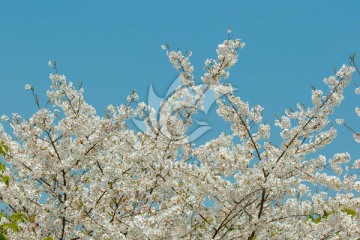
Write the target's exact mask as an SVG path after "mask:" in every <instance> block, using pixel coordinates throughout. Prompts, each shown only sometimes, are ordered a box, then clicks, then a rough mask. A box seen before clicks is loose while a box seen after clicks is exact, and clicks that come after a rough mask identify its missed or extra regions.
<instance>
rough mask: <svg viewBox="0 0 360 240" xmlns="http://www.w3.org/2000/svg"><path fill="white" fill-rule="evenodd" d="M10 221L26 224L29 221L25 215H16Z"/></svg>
mask: <svg viewBox="0 0 360 240" xmlns="http://www.w3.org/2000/svg"><path fill="white" fill-rule="evenodd" d="M9 220H10V221H12V222H25V221H28V218H27V217H26V215H25V214H23V213H14V214H12V215H11V216H10V217H9Z"/></svg>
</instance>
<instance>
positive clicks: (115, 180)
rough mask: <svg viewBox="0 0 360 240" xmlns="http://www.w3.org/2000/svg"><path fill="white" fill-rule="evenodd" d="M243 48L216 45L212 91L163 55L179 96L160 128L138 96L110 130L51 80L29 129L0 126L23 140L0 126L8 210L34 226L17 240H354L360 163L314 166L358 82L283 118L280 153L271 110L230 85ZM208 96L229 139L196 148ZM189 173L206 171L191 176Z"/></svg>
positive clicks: (206, 78)
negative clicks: (197, 122)
mask: <svg viewBox="0 0 360 240" xmlns="http://www.w3.org/2000/svg"><path fill="white" fill-rule="evenodd" d="M243 46H244V43H242V42H241V41H240V40H226V41H224V42H223V43H222V44H220V45H219V46H218V49H217V54H218V57H217V59H216V60H214V59H209V60H206V61H205V70H206V73H205V74H204V75H203V76H202V78H201V79H202V81H203V83H204V85H203V86H195V83H194V76H193V67H192V66H191V65H190V62H189V57H190V56H191V53H188V54H185V55H184V54H182V53H181V52H179V51H177V52H175V51H171V50H170V49H169V47H168V46H167V45H163V46H162V47H163V49H164V50H166V51H167V55H168V57H169V59H170V62H171V63H172V64H173V66H174V67H175V68H176V69H177V70H178V71H180V72H181V74H182V77H183V78H182V80H183V86H180V87H179V88H178V90H177V91H176V92H175V93H174V94H173V95H172V96H171V97H169V98H168V99H167V101H166V102H163V105H162V108H161V110H160V113H159V115H160V117H159V118H156V116H155V111H154V109H153V108H151V107H150V106H148V105H147V104H145V103H143V102H140V103H139V102H138V96H137V94H136V92H135V91H134V92H133V94H132V95H130V96H129V98H128V101H129V103H128V104H125V105H120V106H113V105H110V106H109V107H108V108H107V110H106V116H105V117H101V116H99V115H97V113H96V111H95V109H94V108H93V107H92V106H91V105H89V104H88V103H86V102H85V100H84V97H83V89H82V88H80V89H76V88H75V87H74V86H73V84H72V83H71V82H67V80H66V78H65V76H63V75H60V74H58V73H56V74H51V75H50V80H51V83H52V85H51V89H50V90H49V91H48V92H47V95H48V98H49V103H50V104H51V107H47V108H40V109H39V110H38V111H37V112H36V113H35V114H34V115H33V116H32V117H31V118H29V119H24V120H21V117H20V116H19V115H14V116H13V118H12V120H11V119H9V118H8V117H6V116H4V117H2V120H5V121H8V122H9V123H10V125H11V127H12V129H13V136H14V137H13V138H12V137H11V136H10V135H9V134H7V133H6V132H5V131H3V127H2V126H1V125H0V129H1V131H0V142H5V143H6V145H7V146H8V151H7V152H6V154H5V157H4V160H5V161H6V162H7V163H8V164H9V165H10V166H11V171H9V170H7V173H8V174H9V175H10V176H11V181H10V184H8V185H6V184H1V183H0V200H1V202H3V203H5V204H7V206H8V207H9V209H11V211H12V212H17V213H23V214H25V215H26V216H27V219H28V221H25V222H21V223H19V226H20V229H21V231H19V232H17V233H13V232H11V231H9V233H8V234H9V237H10V238H11V239H309V240H310V239H358V238H359V236H360V199H359V191H360V182H359V179H358V175H356V174H354V173H356V171H357V169H359V166H360V163H359V160H357V161H352V160H351V157H350V155H349V154H348V153H346V152H345V153H338V154H335V155H334V156H333V157H332V158H329V159H327V158H326V157H325V156H322V155H318V156H317V157H316V155H315V154H316V152H317V151H318V150H319V149H320V148H324V147H325V146H326V145H329V144H330V143H331V142H332V140H333V139H334V138H335V137H336V129H335V128H334V127H331V124H330V123H331V122H330V120H329V115H330V114H332V113H333V112H334V108H335V107H336V106H338V105H339V104H340V103H341V102H342V100H343V99H344V96H343V91H344V88H345V87H346V86H347V85H348V84H349V82H350V78H351V74H352V73H353V71H354V68H353V67H349V66H345V65H344V66H342V68H341V69H340V70H339V71H338V72H337V73H336V75H335V76H331V77H329V78H326V79H325V81H324V82H325V84H326V85H327V86H328V88H329V90H328V91H321V90H314V91H313V92H312V97H311V99H312V102H313V106H312V107H305V106H303V105H302V104H298V105H297V110H291V111H290V110H287V111H286V112H285V115H284V116H281V117H279V119H278V120H276V121H275V125H276V126H278V127H279V128H280V129H281V133H280V136H281V138H282V143H281V144H280V145H278V146H276V145H275V144H273V143H272V142H271V141H270V139H271V136H270V129H271V126H270V125H269V124H268V123H266V122H264V121H263V119H262V112H263V108H262V107H261V106H260V105H255V106H250V104H249V103H248V102H244V101H243V100H242V99H241V98H240V97H237V96H235V95H234V91H233V88H232V87H231V85H230V84H228V83H227V84H223V83H222V82H221V80H222V79H224V78H227V77H228V76H229V73H228V69H229V68H230V67H231V66H233V65H234V64H235V63H236V62H237V60H238V54H237V50H238V49H239V48H241V47H243ZM49 65H50V66H53V65H54V62H52V61H50V62H49ZM25 89H27V90H33V87H32V86H31V85H26V86H25ZM206 91H214V92H215V95H216V96H217V98H218V99H217V101H216V103H217V107H218V108H217V113H218V115H219V116H220V117H222V118H223V119H224V120H225V121H228V122H229V123H230V125H231V129H232V132H233V134H231V135H227V134H221V135H220V136H219V137H217V138H215V139H212V140H211V141H209V142H207V143H206V144H203V145H201V146H198V147H194V145H193V144H192V143H191V142H190V140H189V138H188V137H187V131H188V129H189V127H190V126H191V124H192V115H193V114H195V113H196V112H197V110H198V109H201V108H202V105H203V98H204V94H205V92H206ZM356 91H357V93H358V92H359V91H360V90H358V89H357V90H356ZM132 103H136V104H132ZM356 113H357V114H358V115H359V108H357V109H356ZM134 116H137V117H140V118H145V123H147V126H148V128H147V130H146V131H141V132H136V131H134V130H132V129H130V128H129V125H128V124H127V121H128V120H129V118H130V117H134ZM20 120H21V121H20ZM336 122H337V123H338V124H343V120H342V119H338V120H337V121H336ZM357 138H358V139H360V137H357ZM355 139H356V137H355ZM194 159H195V160H197V161H198V162H199V163H200V164H197V165H195V164H191V163H189V162H190V160H194ZM329 165H330V166H331V169H330V170H329V168H327V166H329ZM228 177H230V178H231V180H229V178H228ZM329 189H331V194H327V191H329ZM205 200H209V201H211V202H212V203H211V204H209V203H206V204H205ZM1 221H4V222H6V221H7V220H6V218H3V220H1Z"/></svg>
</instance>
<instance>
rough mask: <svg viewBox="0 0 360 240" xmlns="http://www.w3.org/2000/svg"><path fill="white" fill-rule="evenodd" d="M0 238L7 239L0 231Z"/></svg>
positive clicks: (1, 239)
mask: <svg viewBox="0 0 360 240" xmlns="http://www.w3.org/2000/svg"><path fill="white" fill-rule="evenodd" d="M0 240H8V238H7V237H6V236H5V235H4V234H2V233H0Z"/></svg>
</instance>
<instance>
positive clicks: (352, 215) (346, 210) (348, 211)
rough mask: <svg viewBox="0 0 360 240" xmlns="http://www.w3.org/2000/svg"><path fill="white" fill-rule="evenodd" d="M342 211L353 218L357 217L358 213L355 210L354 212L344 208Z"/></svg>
mask: <svg viewBox="0 0 360 240" xmlns="http://www.w3.org/2000/svg"><path fill="white" fill-rule="evenodd" d="M342 211H343V212H344V213H347V214H349V215H350V216H351V217H355V215H356V212H355V211H354V210H352V209H349V208H344V209H343V210H342Z"/></svg>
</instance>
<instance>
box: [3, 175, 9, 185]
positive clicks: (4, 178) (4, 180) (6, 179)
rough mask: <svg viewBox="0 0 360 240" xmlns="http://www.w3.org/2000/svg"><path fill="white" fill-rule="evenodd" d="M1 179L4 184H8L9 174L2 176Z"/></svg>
mask: <svg viewBox="0 0 360 240" xmlns="http://www.w3.org/2000/svg"><path fill="white" fill-rule="evenodd" d="M2 181H3V182H4V183H5V184H6V186H7V187H8V186H9V183H10V177H9V176H4V177H2Z"/></svg>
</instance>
